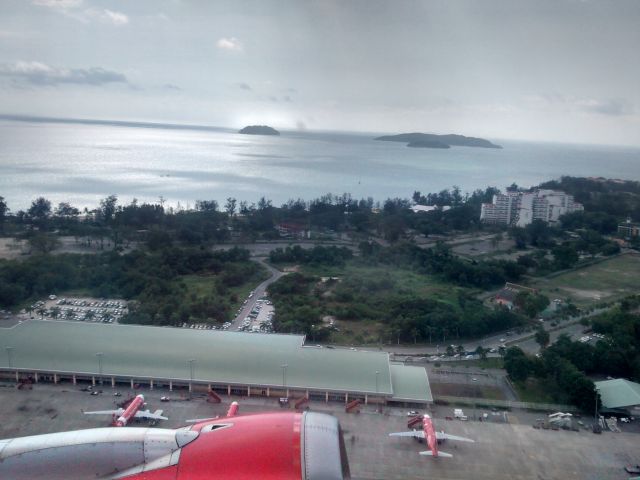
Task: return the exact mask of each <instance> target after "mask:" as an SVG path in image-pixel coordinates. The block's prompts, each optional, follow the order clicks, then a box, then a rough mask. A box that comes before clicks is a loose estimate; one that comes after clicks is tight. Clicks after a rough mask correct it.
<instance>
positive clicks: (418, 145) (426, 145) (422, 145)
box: [407, 140, 451, 148]
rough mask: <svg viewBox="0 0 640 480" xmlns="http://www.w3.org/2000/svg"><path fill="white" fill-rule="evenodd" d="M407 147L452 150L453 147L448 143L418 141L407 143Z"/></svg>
mask: <svg viewBox="0 0 640 480" xmlns="http://www.w3.org/2000/svg"><path fill="white" fill-rule="evenodd" d="M407 147H411V148H451V145H447V144H446V143H442V142H437V141H433V140H416V141H415V142H409V143H407Z"/></svg>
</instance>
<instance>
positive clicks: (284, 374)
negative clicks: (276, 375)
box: [280, 363, 289, 388]
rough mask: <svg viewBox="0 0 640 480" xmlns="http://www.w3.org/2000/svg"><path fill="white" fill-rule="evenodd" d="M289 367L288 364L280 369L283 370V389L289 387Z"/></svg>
mask: <svg viewBox="0 0 640 480" xmlns="http://www.w3.org/2000/svg"><path fill="white" fill-rule="evenodd" d="M288 366H289V365H287V364H286V363H284V364H282V365H280V368H282V388H286V387H287V367H288Z"/></svg>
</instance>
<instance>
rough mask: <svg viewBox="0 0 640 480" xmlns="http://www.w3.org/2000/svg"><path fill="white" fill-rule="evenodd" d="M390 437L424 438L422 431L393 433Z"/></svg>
mask: <svg viewBox="0 0 640 480" xmlns="http://www.w3.org/2000/svg"><path fill="white" fill-rule="evenodd" d="M389 436H390V437H414V438H424V432H423V431H422V430H414V431H412V432H395V433H390V434H389Z"/></svg>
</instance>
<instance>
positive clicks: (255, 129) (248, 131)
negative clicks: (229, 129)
mask: <svg viewBox="0 0 640 480" xmlns="http://www.w3.org/2000/svg"><path fill="white" fill-rule="evenodd" d="M238 133H244V134H245V135H280V132H279V131H277V130H276V129H275V128H271V127H268V126H267V125H249V126H247V127H244V128H243V129H242V130H240V131H239V132H238Z"/></svg>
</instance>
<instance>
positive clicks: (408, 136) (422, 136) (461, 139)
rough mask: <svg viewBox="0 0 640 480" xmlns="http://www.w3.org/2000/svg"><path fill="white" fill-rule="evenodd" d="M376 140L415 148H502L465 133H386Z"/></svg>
mask: <svg viewBox="0 0 640 480" xmlns="http://www.w3.org/2000/svg"><path fill="white" fill-rule="evenodd" d="M374 140H382V141H385V142H403V143H406V144H407V147H414V148H450V147H479V148H502V147H501V146H500V145H496V144H495V143H491V142H490V141H489V140H485V139H484V138H476V137H465V136H464V135H455V134H450V135H435V134H433V133H418V132H416V133H401V134H399V135H385V136H382V137H377V138H375V139H374Z"/></svg>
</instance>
